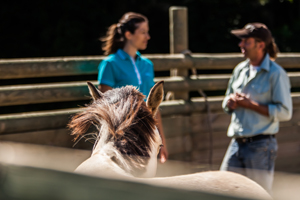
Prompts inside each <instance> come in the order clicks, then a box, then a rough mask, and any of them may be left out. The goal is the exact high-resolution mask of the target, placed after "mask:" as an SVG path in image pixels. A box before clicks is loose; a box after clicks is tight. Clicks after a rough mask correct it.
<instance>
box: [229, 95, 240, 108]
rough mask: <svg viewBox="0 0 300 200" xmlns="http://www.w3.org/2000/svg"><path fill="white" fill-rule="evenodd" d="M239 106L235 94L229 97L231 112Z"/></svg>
mask: <svg viewBox="0 0 300 200" xmlns="http://www.w3.org/2000/svg"><path fill="white" fill-rule="evenodd" d="M237 106H238V104H237V102H236V95H235V94H230V95H229V99H228V101H227V107H228V108H229V109H230V110H234V109H236V108H237Z"/></svg>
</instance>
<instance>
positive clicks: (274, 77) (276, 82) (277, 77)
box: [222, 54, 292, 137]
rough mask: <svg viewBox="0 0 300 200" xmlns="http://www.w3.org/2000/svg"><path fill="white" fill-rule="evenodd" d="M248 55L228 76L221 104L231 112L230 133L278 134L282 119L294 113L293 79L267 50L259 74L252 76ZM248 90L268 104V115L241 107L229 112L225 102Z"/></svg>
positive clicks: (256, 99)
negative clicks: (232, 94)
mask: <svg viewBox="0 0 300 200" xmlns="http://www.w3.org/2000/svg"><path fill="white" fill-rule="evenodd" d="M249 66H250V61H249V59H247V60H245V61H244V62H241V63H240V64H238V65H237V66H236V67H235V69H234V71H233V74H232V76H231V78H230V80H229V83H228V88H227V91H226V94H225V95H226V96H225V98H224V100H223V104H222V107H223V109H224V111H225V112H227V113H229V114H231V115H232V116H231V123H230V125H229V127H228V132H227V135H228V136H229V137H251V136H255V135H258V134H275V133H277V132H278V129H279V122H280V121H287V120H289V119H291V117H292V98H291V93H290V80H289V77H288V76H287V74H286V72H285V70H284V69H283V68H282V67H280V66H279V65H278V64H277V63H275V62H273V61H271V60H270V56H269V54H266V56H265V58H264V60H263V62H262V63H261V65H260V66H259V68H258V70H257V72H256V74H254V75H253V76H251V77H249ZM236 92H238V93H245V94H246V95H248V96H249V98H250V99H252V100H253V101H256V102H257V103H259V104H263V105H267V106H268V109H269V117H267V116H263V115H261V114H259V113H257V112H254V111H252V110H250V109H245V108H242V107H238V108H237V109H235V110H234V111H232V112H230V111H229V109H228V107H227V106H226V103H227V101H228V99H229V95H230V94H231V93H236Z"/></svg>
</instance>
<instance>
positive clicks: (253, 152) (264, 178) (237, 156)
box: [220, 137, 278, 193]
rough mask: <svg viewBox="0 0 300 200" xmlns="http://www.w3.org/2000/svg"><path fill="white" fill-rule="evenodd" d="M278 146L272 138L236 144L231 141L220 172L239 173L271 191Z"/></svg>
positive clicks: (233, 140)
mask: <svg viewBox="0 0 300 200" xmlns="http://www.w3.org/2000/svg"><path fill="white" fill-rule="evenodd" d="M277 150H278V146H277V140H276V138H274V137H269V138H265V139H260V140H256V141H252V142H246V143H238V142H237V141H236V140H235V139H234V138H233V139H232V140H231V142H230V144H229V147H228V149H227V152H226V154H225V157H224V159H223V162H222V165H221V168H220V170H223V171H233V172H237V173H240V174H242V175H245V176H247V177H249V178H250V179H252V180H254V181H255V182H257V183H258V184H260V185H261V186H262V187H263V188H265V189H266V190H267V191H268V192H270V193H271V191H272V184H273V176H274V167H275V158H276V154H277Z"/></svg>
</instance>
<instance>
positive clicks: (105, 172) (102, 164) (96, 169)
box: [75, 151, 131, 177]
mask: <svg viewBox="0 0 300 200" xmlns="http://www.w3.org/2000/svg"><path fill="white" fill-rule="evenodd" d="M75 171H76V172H79V173H83V174H89V175H93V176H108V177H113V176H116V177H120V176H126V177H130V176H131V175H130V174H128V173H126V172H125V171H124V170H123V169H122V168H121V167H119V166H118V165H117V164H116V163H115V162H113V161H112V159H111V157H110V156H108V155H107V154H105V153H103V152H101V151H99V152H93V154H92V156H91V157H90V158H89V159H87V160H86V161H84V162H83V163H82V164H81V165H79V166H78V167H77V169H76V170H75Z"/></svg>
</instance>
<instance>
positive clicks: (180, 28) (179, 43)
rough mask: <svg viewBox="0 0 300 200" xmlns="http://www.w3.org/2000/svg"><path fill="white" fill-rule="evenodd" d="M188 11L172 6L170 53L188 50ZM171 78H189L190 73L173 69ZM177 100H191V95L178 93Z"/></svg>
mask: <svg viewBox="0 0 300 200" xmlns="http://www.w3.org/2000/svg"><path fill="white" fill-rule="evenodd" d="M187 13H188V9H187V8H186V7H177V6H172V7H170V9H169V16H170V53H171V54H175V53H183V52H184V51H185V50H188V24H187V21H188V20H187V19H188V16H187ZM170 75H171V76H184V77H188V75H189V71H188V70H187V69H182V70H179V69H171V70H170ZM174 96H175V98H176V99H183V100H188V99H189V93H188V91H187V92H176V93H174Z"/></svg>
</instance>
